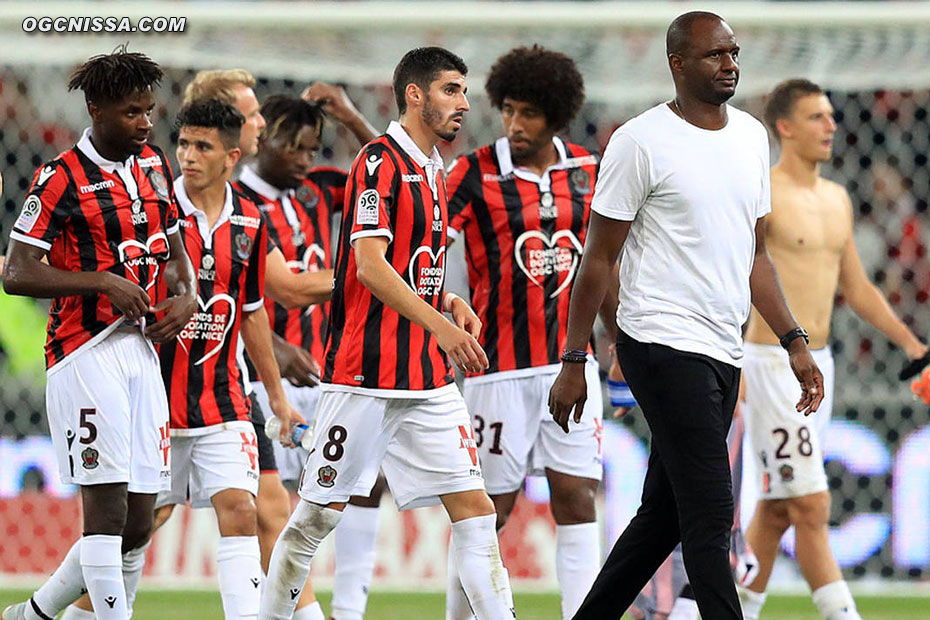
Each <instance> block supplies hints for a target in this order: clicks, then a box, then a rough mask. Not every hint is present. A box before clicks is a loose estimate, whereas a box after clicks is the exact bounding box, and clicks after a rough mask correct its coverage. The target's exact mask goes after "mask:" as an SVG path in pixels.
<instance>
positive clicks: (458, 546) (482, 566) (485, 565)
mask: <svg viewBox="0 0 930 620" xmlns="http://www.w3.org/2000/svg"><path fill="white" fill-rule="evenodd" d="M496 522H497V515H493V514H491V515H485V516H483V517H472V518H470V519H462V520H461V521H457V522H456V523H453V524H452V538H453V539H454V541H455V542H454V543H453V544H454V553H455V564H456V567H457V568H458V570H459V578H460V579H461V580H462V587H463V588H464V589H465V594H466V595H467V596H468V601H469V602H470V603H471V606H472V609H474V611H475V616H477V617H478V620H503V619H505V618H515V617H516V614H515V613H514V607H513V594H512V593H511V591H510V578H509V577H508V575H507V569H505V568H504V564H503V562H502V561H501V553H500V547H499V546H498V542H497V531H496V530H495V524H496Z"/></svg>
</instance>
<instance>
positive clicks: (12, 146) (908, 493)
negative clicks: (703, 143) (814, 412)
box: [0, 1, 930, 587]
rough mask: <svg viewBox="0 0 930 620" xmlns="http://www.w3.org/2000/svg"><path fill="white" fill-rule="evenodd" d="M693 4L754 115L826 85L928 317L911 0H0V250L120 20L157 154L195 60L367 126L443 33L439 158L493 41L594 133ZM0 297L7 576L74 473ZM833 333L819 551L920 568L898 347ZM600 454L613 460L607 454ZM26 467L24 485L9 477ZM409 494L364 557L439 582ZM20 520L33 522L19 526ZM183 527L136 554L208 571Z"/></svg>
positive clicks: (602, 133) (867, 244)
mask: <svg viewBox="0 0 930 620" xmlns="http://www.w3.org/2000/svg"><path fill="white" fill-rule="evenodd" d="M692 8H700V9H702V10H713V11H715V12H717V13H719V14H720V15H722V16H723V17H724V18H726V19H727V20H728V22H729V23H730V25H731V26H732V27H733V29H734V30H735V32H736V35H737V38H738V40H739V42H740V45H741V48H742V50H741V78H740V85H739V87H738V89H737V90H738V95H737V98H736V99H735V100H734V102H735V104H736V105H739V106H741V107H743V108H745V109H747V110H748V111H750V112H752V113H754V114H756V115H759V113H760V112H761V105H762V98H763V96H764V95H765V93H767V92H768V91H769V90H770V89H771V88H772V87H773V86H774V85H775V84H777V83H778V82H780V81H781V80H784V79H786V78H790V77H806V78H808V79H811V80H813V81H815V82H818V83H819V84H821V85H822V86H823V87H824V88H826V89H828V90H829V93H830V97H831V101H832V103H833V105H834V107H835V108H836V111H837V115H836V118H837V123H838V126H839V129H838V133H837V137H836V153H835V157H834V159H833V161H832V162H830V163H829V164H828V165H827V166H825V174H826V175H827V176H828V177H830V178H831V179H833V180H836V181H837V182H840V183H842V184H843V185H845V186H846V187H847V189H848V190H849V192H850V196H851V198H852V201H853V205H854V208H855V211H856V240H857V245H858V248H859V251H860V253H861V255H862V259H863V264H864V265H865V268H866V270H867V272H868V274H869V276H870V277H871V278H872V279H873V280H874V281H875V282H876V283H877V284H878V285H879V287H880V288H881V289H882V290H883V292H884V293H885V294H886V295H888V297H889V299H890V300H891V303H892V305H893V306H894V308H895V310H896V311H897V312H898V313H899V315H900V316H902V317H903V318H904V320H905V321H906V322H907V323H908V324H909V325H910V326H911V327H912V328H913V329H914V330H915V331H916V332H917V333H918V334H920V335H925V334H928V333H930V310H928V306H927V304H926V302H927V299H928V294H930V262H928V259H927V256H926V246H927V242H928V224H930V222H928V216H927V202H926V200H927V189H928V187H930V176H928V167H927V154H928V153H930V125H928V120H927V115H928V111H930V4H928V3H899V2H876V3H871V2H856V3H846V2H777V3H775V2H773V3H769V2H728V3H724V2H718V3H713V2H711V3H701V4H700V5H697V4H690V3H680V2H669V3H665V2H631V3H605V2H583V3H580V2H504V3H497V2H455V1H453V2H416V1H411V2H352V3H342V2H312V3H296V2H261V3H255V2H230V3H221V2H191V3H186V2H185V3H181V2H157V1H156V2H153V1H149V2H145V3H125V2H121V3H115V2H43V3H36V2H22V1H12V2H4V3H0V102H2V105H0V122H2V124H0V149H2V158H0V172H2V173H3V177H4V193H3V197H2V198H0V250H5V247H6V243H7V239H8V237H9V230H10V226H11V225H12V223H13V221H14V220H15V218H16V215H17V213H18V212H19V209H20V207H21V205H22V199H23V196H24V192H25V189H26V187H27V185H28V183H29V180H30V178H31V175H32V173H33V171H34V170H35V168H36V167H37V166H38V165H39V164H41V163H42V162H43V161H45V160H48V159H50V158H52V157H54V156H55V155H56V154H57V153H59V152H60V151H62V150H64V149H66V148H69V147H70V146H71V145H72V144H73V143H74V141H75V139H76V137H77V136H78V135H79V133H80V131H81V130H82V128H83V127H84V126H86V125H87V123H88V121H87V115H86V111H85V109H84V104H83V101H82V99H81V97H80V95H79V94H75V93H71V94H68V93H66V82H67V76H68V73H69V72H70V71H71V70H72V69H73V68H74V67H75V66H76V65H77V64H78V63H80V62H81V61H83V60H85V59H86V58H87V57H89V56H91V55H94V54H99V53H106V52H109V51H111V50H113V49H114V48H115V47H116V46H117V45H120V44H123V43H126V42H127V41H128V42H129V48H130V49H131V50H134V51H141V52H145V53H146V54H148V55H149V56H151V57H152V58H153V59H155V60H156V61H157V62H159V63H160V64H161V65H162V66H163V67H164V68H165V70H166V80H165V82H164V83H163V85H162V87H161V88H160V90H159V91H158V93H157V109H156V119H157V120H156V126H155V130H154V136H153V141H154V142H156V143H157V144H159V145H161V146H162V147H163V148H165V150H166V151H167V152H168V153H169V157H170V158H172V159H173V153H172V148H171V146H172V144H171V126H172V121H173V119H174V115H175V114H176V112H177V110H178V108H179V104H180V94H181V92H182V91H183V87H184V85H185V84H186V83H187V82H188V81H189V80H190V79H191V78H192V77H193V75H194V73H195V72H196V71H197V70H200V69H215V68H234V67H242V68H245V69H247V70H249V71H251V72H252V73H253V74H254V75H255V76H256V77H257V78H259V84H258V87H257V89H256V90H257V94H258V96H259V98H260V99H264V98H266V97H267V96H269V95H271V94H274V93H281V92H290V93H295V94H296V93H299V92H300V91H301V90H302V89H303V87H304V86H305V85H306V84H307V83H309V82H311V81H316V80H323V81H330V82H336V83H340V84H343V85H345V87H346V89H347V91H348V93H349V95H350V96H351V97H352V99H353V100H354V101H355V103H356V105H357V106H358V108H359V109H360V110H361V111H362V112H363V113H364V114H365V115H366V116H367V117H368V118H369V119H370V120H371V121H372V123H373V124H374V125H375V127H377V128H379V129H382V128H384V127H385V126H386V125H387V122H388V121H389V120H390V119H391V118H393V117H394V116H395V114H396V111H395V107H394V103H393V95H392V93H391V90H390V78H391V74H392V72H393V68H394V65H395V64H396V62H397V61H398V60H399V59H400V57H401V56H402V55H403V53H404V52H405V51H407V50H408V49H410V48H412V47H415V46H420V45H441V46H444V47H447V48H449V49H451V50H453V51H455V52H456V53H458V54H459V55H460V56H462V57H463V58H464V59H465V61H466V62H467V63H468V65H469V67H470V72H469V76H468V81H469V85H470V91H469V99H470V102H471V104H472V111H471V112H470V113H469V114H468V115H467V117H466V122H465V127H464V128H463V131H462V136H461V137H460V138H459V139H458V140H457V141H456V142H455V143H453V144H452V145H450V146H448V147H446V148H445V151H444V154H445V155H446V158H447V161H449V158H450V157H451V156H453V155H456V154H458V153H461V152H463V151H465V150H468V149H471V148H474V147H477V146H480V145H481V144H485V143H488V142H490V141H492V140H494V139H495V138H496V137H498V136H499V134H500V124H499V120H498V117H497V114H496V112H495V111H494V110H492V109H491V108H490V106H489V104H488V102H487V99H486V97H485V96H484V93H483V85H484V76H485V75H486V72H487V70H488V68H489V67H490V66H491V64H492V63H493V61H494V60H495V59H496V58H497V57H498V56H499V55H500V54H502V53H503V52H506V51H507V50H509V49H510V48H512V47H514V46H517V45H528V44H533V43H540V44H542V45H544V46H547V47H550V48H553V49H556V50H559V51H562V52H564V53H566V54H569V55H570V56H572V57H573V58H574V59H575V60H576V61H577V62H578V64H579V67H580V68H581V70H582V73H583V75H584V77H585V81H586V92H587V101H586V104H585V106H584V108H583V110H582V112H581V114H580V115H579V118H578V119H576V121H575V122H574V123H573V124H572V126H571V127H570V128H569V131H568V132H567V135H568V137H569V138H570V139H571V140H573V141H575V142H578V143H581V144H583V145H585V146H587V147H589V148H592V149H594V150H601V149H603V146H604V145H605V144H606V141H607V138H608V137H609V135H610V133H611V132H612V131H613V130H614V129H615V128H616V127H617V126H618V125H620V124H621V123H622V122H624V121H625V120H627V119H628V118H630V117H631V116H633V115H634V114H636V113H638V112H639V111H641V110H643V109H645V108H647V107H649V106H651V105H654V104H655V103H657V102H659V101H662V100H663V99H666V98H670V97H671V95H672V93H673V91H672V84H671V79H670V76H669V71H668V66H667V61H666V58H665V51H664V48H665V30H666V28H667V26H668V24H669V23H670V22H671V20H672V19H674V17H676V16H677V15H678V14H680V13H681V12H684V11H686V10H690V9H692ZM41 17H50V18H55V17H117V18H128V19H129V20H130V23H131V24H138V23H139V20H141V19H142V18H143V17H173V18H184V31H183V32H182V33H160V34H141V33H138V32H136V33H132V32H115V33H106V34H105V33H93V32H85V33H57V32H50V33H43V32H40V31H39V27H38V26H36V28H35V29H34V31H33V32H24V21H26V20H27V19H30V18H33V19H36V20H38V19H39V18H41ZM45 23H48V22H45ZM357 149H358V144H357V143H355V142H354V141H353V139H352V138H351V136H350V135H348V133H347V132H345V131H344V130H342V129H341V128H339V127H336V126H335V125H332V124H329V125H328V126H327V128H326V129H325V131H324V150H323V151H322V153H321V157H320V158H321V161H320V163H325V164H331V165H337V166H343V167H345V166H347V165H348V164H349V163H350V161H351V159H352V157H353V156H354V154H355V152H356V151H357ZM0 304H2V305H0V463H2V465H0V531H4V532H7V534H8V536H7V537H5V538H4V539H3V540H0V585H2V583H3V580H4V579H5V578H8V577H9V576H10V575H14V574H22V573H30V574H31V573H36V574H37V573H47V572H48V571H50V570H51V568H53V567H54V565H55V564H56V563H57V559H56V558H57V557H58V556H60V554H62V553H64V550H65V549H66V548H67V546H66V545H64V544H63V543H61V538H62V537H64V538H67V537H68V536H67V535H65V534H63V533H62V532H67V533H68V534H69V535H71V534H74V527H73V526H74V523H75V521H74V519H75V518H76V517H75V515H76V514H77V513H76V507H75V504H74V501H75V500H74V498H73V489H72V490H70V491H69V490H68V489H66V488H64V489H63V488H61V487H60V485H57V480H55V481H53V480H50V479H49V477H50V476H54V471H55V470H54V454H53V453H52V452H50V447H49V446H48V438H47V434H48V430H47V424H46V422H45V418H44V383H43V381H44V379H43V375H42V372H41V365H42V358H41V342H42V334H41V329H42V327H41V326H42V325H43V324H44V320H43V316H42V315H43V313H44V312H45V308H44V307H42V306H41V305H38V304H34V303H33V302H31V301H28V300H12V299H11V298H9V297H5V296H3V293H2V292H0ZM14 304H16V305H15V306H14ZM24 304H25V305H24ZM14 308H15V310H14ZM14 315H15V316H16V317H17V318H16V319H15V320H14V318H13V317H14ZM36 326H38V327H36ZM37 330H38V331H37ZM832 346H833V349H834V353H835V355H836V361H837V386H838V388H837V392H836V405H835V408H834V426H833V427H831V434H830V440H831V442H832V443H828V449H827V453H828V456H829V458H830V463H829V464H828V473H829V475H830V480H831V489H832V490H833V500H834V502H833V513H832V515H831V519H832V525H833V530H832V531H833V540H834V543H835V548H836V549H837V554H838V556H839V559H840V561H841V563H842V564H843V566H844V569H845V570H846V571H847V573H848V574H849V575H850V576H859V577H861V576H868V577H874V578H882V577H884V578H889V577H893V578H896V579H897V580H903V579H906V578H908V577H919V576H920V575H922V574H923V573H924V571H927V570H930V458H928V457H927V455H928V454H930V431H928V430H927V423H928V418H930V416H928V408H927V407H926V406H924V405H918V404H917V403H915V402H914V401H913V400H912V399H911V398H910V394H909V392H908V390H907V388H906V386H902V385H900V384H898V382H897V381H896V379H895V375H896V373H897V370H898V369H899V367H900V365H901V364H902V363H903V354H902V353H901V352H900V351H897V350H895V349H894V348H893V347H891V346H890V345H889V344H888V343H887V340H886V339H885V338H884V337H883V336H881V335H880V334H879V333H878V332H876V330H874V329H872V328H871V327H869V326H867V325H865V324H864V323H863V322H862V321H861V320H859V319H858V318H856V317H855V316H854V315H853V314H852V312H851V311H850V310H849V309H848V307H847V306H845V305H844V304H843V303H842V302H840V304H839V306H838V309H837V312H836V315H835V317H834V324H833V343H832ZM608 427H609V428H608V429H607V431H606V432H607V434H608V437H607V439H606V440H605V442H606V443H605V451H606V452H607V454H606V457H607V459H608V481H607V483H606V487H607V489H608V496H607V498H606V504H605V512H606V514H607V515H608V516H607V522H608V526H609V527H610V528H611V531H612V532H613V531H615V530H616V528H617V527H619V525H620V524H622V522H623V519H624V518H626V517H625V515H627V513H629V512H631V511H633V510H635V506H636V503H637V502H638V487H639V483H640V480H637V479H636V475H639V474H636V473H635V472H640V474H641V470H642V467H643V465H644V459H645V454H646V452H645V449H644V448H643V446H644V444H643V441H642V439H643V438H645V437H646V436H647V429H646V427H645V424H644V422H643V421H642V419H641V416H630V417H628V418H627V419H625V420H624V421H623V422H617V423H613V422H611V423H610V424H608ZM611 448H613V449H614V450H613V454H612V452H611ZM614 456H617V457H618V458H620V459H621V460H614V461H611V459H612V458H614ZM623 459H625V460H623ZM8 465H9V466H8ZM630 472H634V473H633V474H631V473H630ZM36 485H39V486H40V487H41V488H43V489H44V493H43V494H38V495H37V494H34V493H32V494H30V493H31V492H30V491H28V489H29V488H33V487H35V486H36ZM24 488H25V489H27V490H24ZM530 491H531V493H530V495H531V499H538V500H540V502H544V500H545V489H544V488H542V487H539V486H538V485H536V484H535V483H534V484H533V485H532V486H531V488H530ZM750 499H751V497H750ZM747 501H748V500H747ZM56 506H57V508H56ZM541 506H542V507H541ZM384 510H385V511H388V512H391V513H392V512H393V508H390V507H389V508H385V509H384ZM746 511H750V512H751V506H750V507H748V508H746V509H745V510H744V513H745V512H746ZM424 514H426V516H423V517H410V516H407V515H405V516H403V517H397V516H396V515H393V514H392V516H390V517H387V516H386V517H385V519H386V521H385V523H386V524H388V526H387V529H389V530H390V531H391V532H392V533H385V530H382V542H381V545H382V548H384V549H386V550H388V551H386V552H385V553H383V554H381V557H382V558H387V559H381V560H379V562H381V564H379V575H381V576H387V577H390V578H392V579H395V578H396V583H398V584H400V585H401V586H403V585H405V584H406V585H407V586H417V587H418V586H419V585H420V584H421V583H432V584H433V585H438V587H442V583H443V576H442V575H443V573H442V571H443V570H444V566H445V560H444V555H443V554H444V549H443V545H444V536H445V535H446V530H444V529H443V527H444V526H443V525H442V524H443V523H444V521H442V518H441V515H440V516H439V517H437V516H436V515H432V514H431V513H424ZM518 514H520V515H521V516H520V517H519V518H518V519H517V521H516V523H517V525H514V526H508V527H509V528H510V533H509V534H508V536H510V537H511V538H510V539H508V541H507V545H509V546H508V547H507V549H505V554H507V553H509V554H510V555H509V556H508V557H509V558H510V560H508V561H512V562H515V563H516V564H515V565H514V566H517V568H516V569H515V568H511V573H512V574H515V576H517V577H519V578H520V579H522V580H523V583H531V584H535V585H537V586H539V587H551V586H552V585H553V584H554V569H553V565H552V552H553V549H552V540H553V537H552V531H551V528H552V524H551V521H549V520H547V519H548V516H547V510H546V509H545V507H544V503H539V502H533V501H529V502H526V503H525V504H521V512H518ZM28 515H35V520H34V521H29V520H28V519H26V518H25V517H26V516H28ZM50 515H51V516H50ZM748 516H749V515H745V514H744V517H745V518H748ZM56 519H57V520H56ZM411 519H413V520H411ZM43 520H44V521H43ZM36 524H38V526H37V525H36ZM39 526H40V529H41V533H39V532H36V531H35V527H39ZM203 527H208V526H207V525H204V524H203V523H201V522H199V521H196V520H195V519H193V520H187V518H186V517H185V519H184V520H180V521H179V522H178V525H177V526H176V527H175V529H174V530H169V531H168V532H167V533H166V534H165V535H164V536H163V537H162V540H164V541H165V542H164V543H163V546H162V550H163V551H162V552H163V553H164V554H166V555H161V556H157V557H155V558H154V560H153V562H152V563H150V565H151V566H154V567H155V568H154V569H153V570H156V571H161V572H160V573H159V574H161V575H163V576H168V578H170V576H171V575H175V578H176V579H177V580H179V581H182V582H184V583H189V582H190V580H191V579H192V578H193V577H196V576H202V575H203V574H206V573H208V572H209V571H210V570H211V569H210V568H209V566H210V563H209V562H206V561H205V560H204V558H205V557H209V555H210V553H211V552H212V550H211V548H206V547H205V548H204V549H205V550H204V549H201V548H200V547H196V549H195V550H196V553H194V552H191V553H187V552H185V551H184V549H188V551H189V550H190V549H189V548H188V547H186V546H185V545H186V543H185V542H184V541H186V540H188V537H190V540H192V541H195V540H196V541H200V542H198V543H197V544H201V543H202V544H207V543H203V541H204V540H206V539H205V538H203V537H200V536H199V535H198V534H197V533H198V532H201V528H203ZM56 528H58V529H56ZM61 528H65V529H64V530H62V529H61ZM10 532H13V533H12V534H11V533H10ZM398 532H400V533H398ZM172 537H173V538H172ZM36 541H39V542H36ZM43 541H44V542H43ZM172 545H173V546H172ZM30 549H32V551H30ZM166 549H176V551H164V550H166ZM508 549H509V551H508ZM527 550H528V551H527ZM153 553H158V544H157V543H156V551H154V552H153ZM24 554H25V556H28V560H29V561H24ZM198 554H199V555H198ZM434 556H435V557H434ZM398 557H399V558H401V559H400V560H398V559H397V558H398ZM190 558H193V559H190ZM521 562H522V564H521ZM392 563H393V564H392ZM24 567H25V569H24ZM185 571H186V572H185ZM785 574H787V575H788V576H789V577H791V576H792V575H793V576H795V577H796V574H793V573H785ZM179 575H183V577H180V578H179V577H178V576H179ZM430 580H432V581H430Z"/></svg>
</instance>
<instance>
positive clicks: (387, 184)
mask: <svg viewBox="0 0 930 620" xmlns="http://www.w3.org/2000/svg"><path fill="white" fill-rule="evenodd" d="M398 190H399V174H398V172H397V164H396V162H395V161H394V158H393V155H392V154H391V152H390V150H389V149H388V148H387V147H386V146H385V145H384V144H383V143H381V142H378V141H376V142H373V143H370V144H368V145H367V146H366V147H365V148H364V149H363V151H362V152H361V153H360V154H359V156H358V157H356V158H355V163H354V164H353V165H352V171H351V172H350V173H349V185H348V199H347V200H346V204H345V208H346V209H347V210H348V213H346V214H345V215H344V216H343V221H345V222H348V223H350V224H351V229H350V232H349V242H350V243H352V244H353V245H354V244H355V241H356V240H358V239H361V238H362V237H387V238H388V239H389V240H393V239H394V229H393V227H392V225H391V210H392V209H393V208H394V206H395V205H394V201H395V197H396V196H397V194H398Z"/></svg>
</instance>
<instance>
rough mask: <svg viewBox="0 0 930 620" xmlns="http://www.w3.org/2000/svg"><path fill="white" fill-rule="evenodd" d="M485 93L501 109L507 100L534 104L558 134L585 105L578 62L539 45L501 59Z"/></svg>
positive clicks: (523, 48)
mask: <svg viewBox="0 0 930 620" xmlns="http://www.w3.org/2000/svg"><path fill="white" fill-rule="evenodd" d="M484 89H485V90H486V91H487V93H488V97H489V98H490V100H491V104H492V105H493V106H494V107H495V108H497V109H501V107H502V106H503V104H504V98H506V97H510V98H511V99H514V100H516V101H522V102H525V103H531V104H533V105H534V106H536V107H538V108H539V109H540V110H542V111H543V114H545V115H546V124H547V125H549V127H551V128H552V129H555V130H556V131H559V130H561V129H563V128H564V127H565V126H566V125H568V124H569V123H570V122H571V121H572V119H574V118H575V116H576V115H577V114H578V111H579V110H580V109H581V104H582V103H584V78H583V77H581V73H580V72H579V71H578V67H576V66H575V61H574V60H572V59H571V58H569V57H568V56H566V55H565V54H562V53H560V52H555V51H552V50H547V49H546V48H544V47H540V46H539V45H534V46H533V47H518V48H515V49H512V50H510V51H509V52H507V53H506V54H504V55H503V56H501V57H500V58H498V59H497V61H496V62H495V63H494V65H493V66H492V67H491V72H490V73H489V74H488V81H487V83H486V84H485V85H484Z"/></svg>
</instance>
